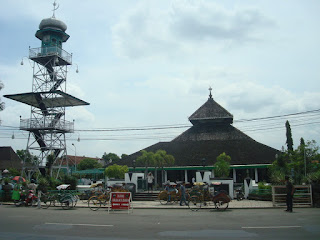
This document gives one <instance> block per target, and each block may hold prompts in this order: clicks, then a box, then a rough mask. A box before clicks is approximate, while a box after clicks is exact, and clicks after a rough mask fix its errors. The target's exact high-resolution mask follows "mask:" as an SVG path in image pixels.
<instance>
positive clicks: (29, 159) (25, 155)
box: [17, 149, 38, 164]
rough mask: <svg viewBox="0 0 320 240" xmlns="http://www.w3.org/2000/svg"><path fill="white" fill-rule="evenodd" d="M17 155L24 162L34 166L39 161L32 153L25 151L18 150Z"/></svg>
mask: <svg viewBox="0 0 320 240" xmlns="http://www.w3.org/2000/svg"><path fill="white" fill-rule="evenodd" d="M17 155H18V156H19V158H20V159H21V160H22V161H25V162H26V163H32V164H34V163H36V162H37V161H38V157H37V156H34V155H33V154H32V153H30V152H29V151H28V150H25V149H22V150H17Z"/></svg>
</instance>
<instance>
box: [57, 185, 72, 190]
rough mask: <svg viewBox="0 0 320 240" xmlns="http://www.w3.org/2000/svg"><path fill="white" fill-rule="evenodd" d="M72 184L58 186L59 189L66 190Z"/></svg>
mask: <svg viewBox="0 0 320 240" xmlns="http://www.w3.org/2000/svg"><path fill="white" fill-rule="evenodd" d="M69 186H70V184H61V185H59V186H58V187H57V189H58V190H66V189H67V188H68V187H69Z"/></svg>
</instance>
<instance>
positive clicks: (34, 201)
mask: <svg viewBox="0 0 320 240" xmlns="http://www.w3.org/2000/svg"><path fill="white" fill-rule="evenodd" d="M37 206H38V199H32V201H31V207H37Z"/></svg>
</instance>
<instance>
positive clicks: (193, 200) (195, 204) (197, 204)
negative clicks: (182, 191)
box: [188, 196, 202, 211]
mask: <svg viewBox="0 0 320 240" xmlns="http://www.w3.org/2000/svg"><path fill="white" fill-rule="evenodd" d="M201 206H202V201H201V199H200V198H199V197H198V196H191V197H190V198H189V201H188V207H189V208H190V209H191V210H192V211H198V210H199V209H200V208H201Z"/></svg>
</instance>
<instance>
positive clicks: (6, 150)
mask: <svg viewBox="0 0 320 240" xmlns="http://www.w3.org/2000/svg"><path fill="white" fill-rule="evenodd" d="M9 168H15V169H17V170H21V169H22V162H21V159H20V158H19V156H18V155H17V154H16V153H15V151H13V149H12V148H11V147H0V170H1V172H3V170H5V169H9Z"/></svg>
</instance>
